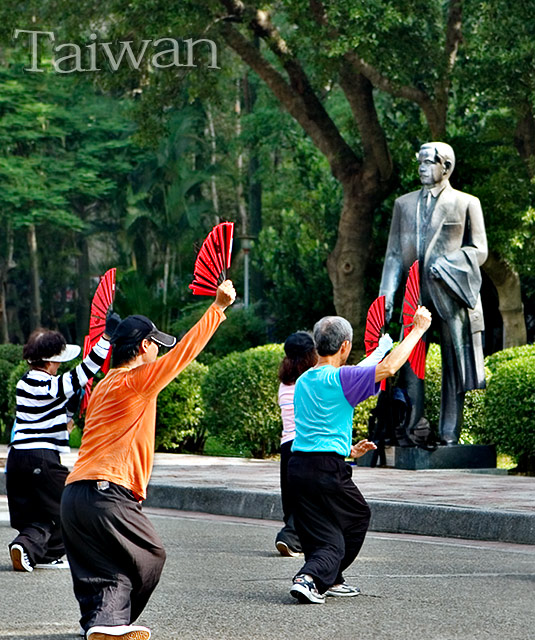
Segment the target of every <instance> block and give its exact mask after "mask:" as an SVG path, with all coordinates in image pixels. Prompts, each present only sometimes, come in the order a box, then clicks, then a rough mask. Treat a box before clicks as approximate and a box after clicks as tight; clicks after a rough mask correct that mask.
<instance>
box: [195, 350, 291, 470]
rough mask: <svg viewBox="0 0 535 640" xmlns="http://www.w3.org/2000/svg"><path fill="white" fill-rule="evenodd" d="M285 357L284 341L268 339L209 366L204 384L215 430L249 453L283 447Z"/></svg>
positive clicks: (262, 454)
mask: <svg viewBox="0 0 535 640" xmlns="http://www.w3.org/2000/svg"><path fill="white" fill-rule="evenodd" d="M283 357H284V350H283V347H282V345H278V344H268V345H264V346H261V347H256V348H254V349H249V350H247V351H244V352H243V353H231V354H230V355H228V356H226V357H225V358H223V359H222V360H219V361H218V362H216V363H215V364H214V365H212V366H211V367H210V371H209V373H208V375H207V376H206V378H205V379H204V383H203V388H202V393H203V398H204V402H205V407H206V415H205V424H206V428H207V430H208V432H209V433H210V435H213V436H215V437H217V438H218V439H219V440H221V441H222V442H223V443H225V444H227V445H228V446H230V447H231V448H233V449H235V450H238V451H240V452H241V455H245V456H246V455H252V456H253V457H255V458H263V457H265V456H267V455H270V454H272V453H275V452H277V451H278V450H279V446H280V434H281V430H282V422H281V417H280V409H279V406H278V399H277V392H278V388H279V380H278V377H277V372H278V368H279V365H280V362H281V360H282V358H283Z"/></svg>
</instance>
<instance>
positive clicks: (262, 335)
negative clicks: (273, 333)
mask: <svg viewBox="0 0 535 640" xmlns="http://www.w3.org/2000/svg"><path fill="white" fill-rule="evenodd" d="M206 309H207V305H206V303H202V304H197V305H194V306H192V307H191V308H190V311H189V312H188V313H185V314H184V316H183V317H182V318H180V320H178V321H176V322H175V323H173V327H172V332H173V334H174V335H176V336H179V337H182V336H183V335H184V334H185V333H186V332H187V331H188V330H189V329H191V327H192V326H193V325H194V324H195V323H196V322H197V321H198V320H200V318H201V317H202V315H203V314H204V312H205V311H206ZM266 339H267V333H266V324H265V321H264V320H262V318H260V316H259V315H257V312H256V307H255V306H252V307H248V308H245V307H241V308H239V307H238V308H233V309H232V310H231V311H230V313H229V314H228V316H227V319H226V320H225V322H223V324H222V325H221V326H220V327H219V329H218V330H217V332H216V334H215V335H214V336H213V337H212V338H211V340H210V342H209V343H208V344H207V345H206V347H205V348H204V349H203V351H202V353H200V354H199V356H198V358H197V360H198V361H199V362H201V363H203V364H206V365H211V364H212V363H214V362H217V361H218V360H219V359H220V358H223V357H224V356H226V355H228V354H229V353H231V352H233V351H245V350H246V349H250V348H252V347H257V346H259V345H263V344H265V343H266Z"/></svg>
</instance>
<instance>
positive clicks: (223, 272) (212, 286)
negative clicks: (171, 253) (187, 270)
mask: <svg viewBox="0 0 535 640" xmlns="http://www.w3.org/2000/svg"><path fill="white" fill-rule="evenodd" d="M233 234H234V223H233V222H221V223H220V224H218V225H216V226H215V227H214V228H213V229H212V231H210V233H209V234H208V236H207V238H206V240H205V241H204V242H203V244H202V247H201V248H200V250H199V253H198V254H197V259H196V261H195V267H194V270H193V282H192V283H191V284H190V285H189V288H190V289H191V290H192V291H193V293H194V294H195V295H197V296H215V295H216V293H217V287H218V286H219V285H220V284H221V283H222V282H224V281H225V280H226V279H227V269H228V268H229V267H230V258H231V255H232V238H233Z"/></svg>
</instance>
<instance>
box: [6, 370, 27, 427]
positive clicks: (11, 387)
mask: <svg viewBox="0 0 535 640" xmlns="http://www.w3.org/2000/svg"><path fill="white" fill-rule="evenodd" d="M26 371H28V364H27V362H26V361H24V360H23V361H22V362H19V364H17V365H15V366H14V367H13V368H12V369H11V372H10V374H9V378H8V381H7V404H8V413H9V415H10V416H12V419H11V426H13V421H14V420H15V405H16V389H17V382H18V381H19V380H20V379H21V378H22V376H23V375H24V374H25V373H26ZM10 428H11V427H10Z"/></svg>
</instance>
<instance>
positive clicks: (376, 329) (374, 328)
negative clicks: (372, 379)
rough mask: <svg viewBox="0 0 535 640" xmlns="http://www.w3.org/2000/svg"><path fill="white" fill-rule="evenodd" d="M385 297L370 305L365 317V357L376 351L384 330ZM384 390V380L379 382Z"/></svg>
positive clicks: (380, 297)
mask: <svg viewBox="0 0 535 640" xmlns="http://www.w3.org/2000/svg"><path fill="white" fill-rule="evenodd" d="M385 324H386V321H385V297H384V296H379V297H378V298H376V299H375V300H374V301H373V302H372V303H371V305H370V308H369V309H368V315H367V316H366V328H365V330H364V347H365V349H366V355H367V356H369V355H370V353H372V352H373V351H375V349H377V346H378V345H379V338H380V337H381V336H382V335H383V333H384V330H385ZM385 389H386V380H382V381H381V390H382V391H384V390H385Z"/></svg>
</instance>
